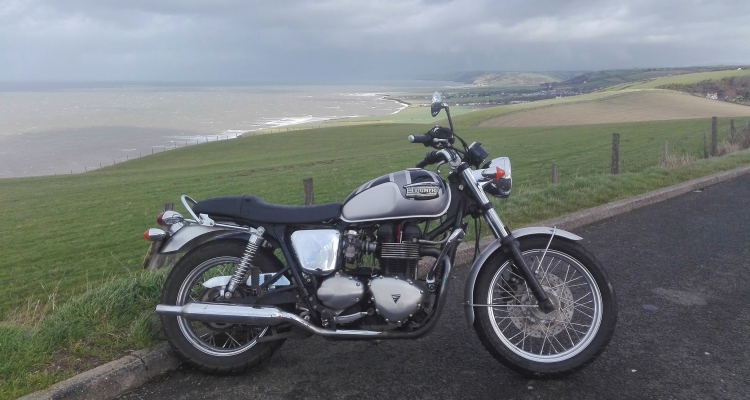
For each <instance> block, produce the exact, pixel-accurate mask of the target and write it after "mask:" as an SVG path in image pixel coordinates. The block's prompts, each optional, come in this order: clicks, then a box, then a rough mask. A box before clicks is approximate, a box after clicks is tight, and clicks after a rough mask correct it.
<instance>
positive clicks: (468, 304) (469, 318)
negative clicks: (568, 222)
mask: <svg viewBox="0 0 750 400" xmlns="http://www.w3.org/2000/svg"><path fill="white" fill-rule="evenodd" d="M553 231H554V232H555V236H561V237H564V238H566V239H570V240H576V241H578V240H581V239H583V238H582V237H580V236H578V235H575V234H573V233H570V232H568V231H564V230H562V229H557V230H555V229H554V228H548V227H543V226H535V227H529V228H521V229H517V230H515V231H513V236H514V237H515V238H516V239H520V238H522V237H524V236H531V235H549V236H551V235H552V232H553ZM500 246H501V244H500V240H495V241H494V242H492V243H490V244H489V246H487V247H486V248H485V249H484V250H482V252H481V253H479V256H478V257H477V259H476V261H474V264H472V266H471V270H470V271H469V276H468V277H467V278H466V288H465V289H464V311H465V312H466V322H467V323H468V324H469V328H471V327H472V326H473V325H474V307H473V306H472V304H473V303H474V285H475V284H476V281H477V276H478V275H479V271H480V270H481V269H482V266H483V265H484V263H485V262H486V261H487V259H488V258H490V256H491V255H493V254H495V252H496V251H498V250H499V249H500Z"/></svg>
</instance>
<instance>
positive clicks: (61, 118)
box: [0, 83, 437, 178]
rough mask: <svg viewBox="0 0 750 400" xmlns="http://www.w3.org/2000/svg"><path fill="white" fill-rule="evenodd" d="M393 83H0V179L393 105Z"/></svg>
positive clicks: (85, 166)
mask: <svg viewBox="0 0 750 400" xmlns="http://www.w3.org/2000/svg"><path fill="white" fill-rule="evenodd" d="M430 85H435V86H437V83H427V84H426V85H425V86H416V85H414V84H413V83H412V84H409V85H401V86H394V85H390V86H386V85H384V86H377V85H367V86H255V87H254V86H208V85H205V86H179V85H174V84H173V85H134V84H122V85H109V86H108V85H88V86H86V85H82V86H80V87H76V86H75V85H53V84H48V85H44V84H42V85H27V86H24V85H13V86H7V85H6V87H2V86H0V178H9V177H21V176H37V175H53V174H70V173H81V172H84V171H87V170H92V169H96V168H99V167H100V166H106V165H112V164H113V163H119V162H123V161H127V160H129V159H133V158H137V157H140V156H144V155H147V154H151V153H154V152H161V151H165V150H169V149H173V148H176V147H183V146H186V145H195V144H199V143H205V142H208V141H214V140H230V139H233V138H236V137H237V136H238V135H241V134H242V133H243V132H252V131H256V130H260V129H267V128H279V127H285V126H291V125H296V124H302V123H311V122H313V123H314V122H319V121H324V120H330V119H336V118H346V117H354V116H371V115H385V114H393V113H396V112H398V111H400V110H401V109H403V107H404V106H403V105H402V104H400V103H398V102H395V101H392V100H387V99H385V98H384V94H385V93H389V94H394V93H397V92H399V91H414V90H419V91H429V89H430Z"/></svg>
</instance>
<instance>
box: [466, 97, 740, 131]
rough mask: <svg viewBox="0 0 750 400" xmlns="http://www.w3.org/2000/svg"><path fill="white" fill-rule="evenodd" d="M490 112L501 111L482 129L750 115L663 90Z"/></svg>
mask: <svg viewBox="0 0 750 400" xmlns="http://www.w3.org/2000/svg"><path fill="white" fill-rule="evenodd" d="M556 100H557V99H556ZM575 100H578V101H575ZM521 106H523V107H521ZM490 110H497V114H496V115H495V116H488V117H486V118H485V119H484V120H481V121H480V122H479V126H485V127H520V126H564V125H588V124H605V123H615V122H637V121H663V120H675V119H689V118H708V117H712V116H716V117H743V116H750V107H747V106H742V105H737V104H732V103H727V102H723V101H716V100H708V99H705V98H701V97H696V96H691V95H688V94H684V93H678V92H674V91H670V90H661V89H646V90H623V91H620V92H602V93H592V94H588V95H582V96H576V97H568V98H566V99H565V102H563V101H559V100H558V101H555V100H548V101H540V102H534V103H528V104H524V105H519V106H503V107H497V108H495V109H489V110H487V111H486V112H487V113H489V112H490Z"/></svg>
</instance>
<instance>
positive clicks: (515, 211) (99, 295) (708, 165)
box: [0, 151, 750, 399]
mask: <svg viewBox="0 0 750 400" xmlns="http://www.w3.org/2000/svg"><path fill="white" fill-rule="evenodd" d="M748 163H750V151H741V152H736V153H733V154H730V155H728V156H725V157H720V158H711V159H704V160H699V161H696V162H694V163H690V164H687V165H681V166H679V167H675V168H662V167H651V168H647V169H645V170H643V171H640V172H637V173H625V174H621V175H616V176H611V175H604V174H601V175H594V176H584V177H580V178H576V179H573V180H568V181H565V182H562V183H561V184H559V185H555V186H545V187H541V188H540V187H535V188H521V189H520V190H517V191H516V192H515V193H514V194H513V196H511V198H510V199H508V200H504V201H497V202H496V204H495V206H496V209H497V210H498V212H499V213H500V215H501V217H502V218H503V220H504V222H505V223H506V224H509V225H510V226H514V227H520V226H524V225H529V224H533V223H534V222H537V221H541V220H546V219H549V218H554V217H558V216H561V215H565V214H568V213H572V212H576V211H581V210H584V209H587V208H590V207H594V206H598V205H601V204H606V203H608V202H611V201H615V200H619V199H623V198H627V197H630V196H635V195H638V194H642V193H645V192H648V191H651V190H655V189H658V188H662V187H665V186H669V185H672V184H676V183H679V182H684V181H687V180H690V179H694V178H698V177H702V176H706V175H710V174H713V173H716V172H720V171H725V170H729V169H733V168H736V167H739V166H742V165H747V164H748ZM470 232H471V230H470ZM467 240H471V238H467ZM165 274H166V271H156V272H150V271H146V272H141V273H139V274H132V275H130V276H128V277H126V278H116V279H111V280H110V281H109V282H107V283H106V284H104V285H103V286H100V287H97V288H95V289H91V290H89V291H87V292H85V293H84V294H82V295H78V296H75V297H73V298H72V299H71V300H69V301H67V302H66V303H65V304H63V305H62V306H61V307H59V308H57V307H54V306H50V302H52V301H53V299H54V297H52V299H48V302H47V303H36V306H33V305H30V306H29V305H27V306H25V307H22V308H20V309H19V312H17V313H15V314H14V317H13V318H12V319H10V320H8V321H6V322H4V323H2V324H1V325H0V360H2V362H0V399H6V398H14V397H18V396H21V395H24V394H26V393H30V392H33V391H35V390H39V389H42V388H45V387H47V386H49V385H51V384H53V383H55V382H58V381H61V380H63V379H66V378H68V377H70V376H72V375H74V374H76V373H79V372H81V371H83V370H86V369H89V368H91V367H94V366H96V365H99V364H103V363H105V362H108V361H110V360H113V359H116V358H118V357H120V356H122V355H123V354H126V353H128V351H130V350H135V349H140V348H143V347H148V346H150V345H152V344H153V343H155V342H156V341H158V340H160V339H161V337H160V334H159V332H158V326H157V325H158V323H157V322H156V321H157V320H156V319H155V316H154V313H153V309H154V306H155V305H156V304H157V302H158V299H159V297H160V290H161V285H162V283H163V281H164V278H165ZM53 304H54V303H53ZM45 306H47V307H49V308H55V309H54V310H51V311H49V312H48V313H46V314H44V313H42V314H44V317H40V313H39V312H37V309H38V307H42V308H44V307H45Z"/></svg>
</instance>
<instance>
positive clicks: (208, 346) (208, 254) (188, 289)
mask: <svg viewBox="0 0 750 400" xmlns="http://www.w3.org/2000/svg"><path fill="white" fill-rule="evenodd" d="M245 244H246V242H244V241H241V240H217V241H212V242H208V243H205V244H203V245H201V246H199V247H197V248H195V249H194V250H192V251H191V252H190V253H188V254H187V255H186V256H185V257H183V258H182V259H181V260H180V261H179V262H178V263H177V265H175V267H174V269H173V270H172V271H171V273H170V274H169V277H168V278H167V280H166V282H165V283H164V288H163V290H162V304H170V305H185V304H187V303H191V302H207V303H211V302H218V303H221V302H225V300H224V299H223V297H222V296H221V292H220V291H221V289H222V288H223V285H219V286H216V285H214V284H213V283H212V282H211V281H210V280H211V279H212V278H217V277H226V276H232V275H233V274H234V271H235V268H236V266H237V264H239V262H240V259H241V258H242V255H243V252H244V250H245ZM270 257H271V256H269V255H266V254H264V253H262V252H258V253H256V255H255V260H254V262H253V264H254V265H256V266H257V267H258V268H260V270H261V272H275V271H277V268H276V267H275V266H274V263H273V261H272V259H271V258H270ZM245 290H246V289H243V288H242V285H241V286H240V287H239V288H238V290H237V291H235V292H234V294H235V297H234V298H235V299H236V298H237V297H239V298H242V297H244V296H246V295H248V293H247V292H246V291H245ZM161 320H162V327H163V330H164V334H165V335H166V337H167V340H168V341H169V343H170V344H171V345H172V347H173V348H174V349H175V351H176V352H177V354H178V355H180V356H181V358H183V359H184V360H185V361H187V362H188V363H189V364H190V365H192V366H194V367H196V368H200V369H202V370H204V371H206V372H210V373H216V374H230V373H241V372H244V371H246V370H247V369H249V368H251V367H253V366H255V365H257V364H259V363H260V362H262V361H263V360H265V359H268V358H270V357H271V355H272V354H273V353H274V352H275V351H276V350H277V349H278V348H279V347H281V345H282V344H283V340H275V341H271V342H265V343H258V339H259V338H261V337H263V336H264V335H265V334H266V333H267V332H268V327H266V326H251V325H240V324H226V323H213V322H212V323H208V322H198V321H191V320H189V319H187V318H184V317H176V316H161Z"/></svg>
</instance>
